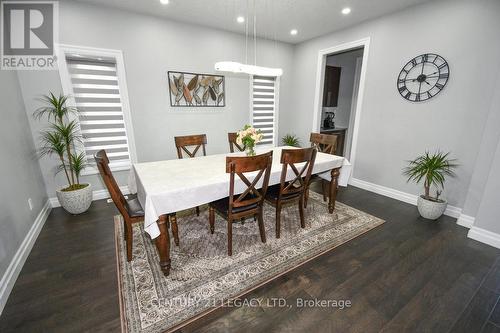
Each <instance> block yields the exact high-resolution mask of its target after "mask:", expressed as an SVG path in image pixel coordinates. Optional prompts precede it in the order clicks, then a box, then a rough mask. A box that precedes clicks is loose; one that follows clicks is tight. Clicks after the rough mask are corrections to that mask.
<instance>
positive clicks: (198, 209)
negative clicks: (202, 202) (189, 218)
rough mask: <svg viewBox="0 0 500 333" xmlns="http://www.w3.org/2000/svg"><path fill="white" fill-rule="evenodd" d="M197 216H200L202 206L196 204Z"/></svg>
mask: <svg viewBox="0 0 500 333" xmlns="http://www.w3.org/2000/svg"><path fill="white" fill-rule="evenodd" d="M196 216H200V207H198V206H196Z"/></svg>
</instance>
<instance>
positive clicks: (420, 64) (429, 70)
mask: <svg viewBox="0 0 500 333" xmlns="http://www.w3.org/2000/svg"><path fill="white" fill-rule="evenodd" d="M449 77H450V68H449V67H448V63H447V62H446V60H444V58H443V57H441V56H440V55H437V54H433V53H426V54H422V55H419V56H417V57H415V58H413V59H412V60H410V61H408V63H407V64H406V65H404V67H403V69H402V70H401V72H400V73H399V76H398V81H397V87H398V90H399V93H400V94H401V96H403V98H405V99H407V100H409V101H411V102H422V101H425V100H428V99H430V98H432V97H434V96H436V95H437V94H439V92H440V91H441V90H443V88H444V86H445V85H446V83H447V82H448V79H449Z"/></svg>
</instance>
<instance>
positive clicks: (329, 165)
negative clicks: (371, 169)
mask: <svg viewBox="0 0 500 333" xmlns="http://www.w3.org/2000/svg"><path fill="white" fill-rule="evenodd" d="M283 148H292V147H276V148H273V164H272V168H271V176H270V179H269V185H274V184H278V183H279V182H280V175H281V169H282V165H281V163H280V157H281V150H282V149H283ZM266 151H269V148H268V149H264V148H261V149H257V154H259V153H264V152H266ZM227 155H228V154H218V155H210V156H201V157H196V158H187V159H180V160H179V159H176V160H167V161H158V162H147V163H136V164H134V165H133V168H132V169H131V171H130V176H129V190H130V192H131V193H137V198H138V199H139V202H140V203H141V205H142V207H143V208H144V213H145V217H144V229H145V231H146V232H147V233H148V234H149V235H150V236H151V238H156V237H158V236H159V235H160V230H159V228H158V225H157V224H156V221H157V220H158V217H159V216H161V215H164V214H169V213H174V212H178V211H181V210H184V209H188V208H192V207H196V206H200V205H203V204H206V203H209V202H212V201H215V200H218V199H221V198H224V197H227V196H228V195H229V174H227V173H226V156H227ZM231 155H240V156H244V153H233V154H231ZM339 167H342V168H341V169H340V176H339V185H341V186H347V182H348V180H349V177H350V174H351V164H350V163H349V161H347V159H345V158H344V157H341V156H335V155H329V154H324V153H318V154H317V155H316V162H315V163H314V169H313V173H314V174H319V176H320V177H321V178H324V179H326V180H330V170H331V169H333V168H339ZM299 170H300V169H299ZM255 175H256V173H254V174H253V175H252V174H248V175H247V178H248V179H249V180H250V181H252V179H253V178H254V177H255ZM294 176H295V175H294V174H293V172H292V170H291V169H290V170H289V174H288V175H287V179H288V180H291V179H293V178H294ZM236 178H237V181H235V192H236V193H241V192H242V191H243V190H244V189H245V188H246V185H244V184H243V182H241V180H240V179H239V178H238V177H236ZM257 187H260V185H258V186H257Z"/></svg>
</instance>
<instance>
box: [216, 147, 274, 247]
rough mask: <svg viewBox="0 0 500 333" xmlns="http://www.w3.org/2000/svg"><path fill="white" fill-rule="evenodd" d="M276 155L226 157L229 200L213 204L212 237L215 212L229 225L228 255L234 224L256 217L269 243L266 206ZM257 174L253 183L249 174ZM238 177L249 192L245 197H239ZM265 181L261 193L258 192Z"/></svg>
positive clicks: (261, 234) (224, 199)
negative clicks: (236, 186) (265, 217)
mask: <svg viewBox="0 0 500 333" xmlns="http://www.w3.org/2000/svg"><path fill="white" fill-rule="evenodd" d="M272 161H273V152H272V151H270V152H268V153H265V154H261V155H257V156H242V157H240V156H228V157H226V173H229V174H230V176H229V197H227V198H223V199H220V200H217V201H214V202H212V203H210V204H209V223H210V233H211V234H213V233H214V230H215V212H217V213H218V214H219V215H220V216H222V217H223V218H224V219H226V221H227V254H228V255H230V256H231V255H232V254H233V222H237V221H240V220H241V219H244V218H245V217H249V216H253V217H254V220H255V219H257V221H258V225H259V232H260V239H261V241H262V242H263V243H265V242H266V231H265V228H264V217H263V204H264V198H265V196H266V192H267V187H268V184H269V176H270V174H271V164H272ZM249 172H257V174H256V176H255V178H254V179H253V180H252V181H250V180H249V179H248V178H247V177H246V176H245V173H249ZM236 176H238V178H239V179H240V180H241V181H242V182H243V184H244V186H246V188H245V189H244V191H243V192H242V193H241V194H235V181H236V179H237V178H236ZM261 179H262V187H261V189H260V190H258V189H257V188H256V186H257V184H259V181H260V180H261Z"/></svg>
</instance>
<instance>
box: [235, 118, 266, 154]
mask: <svg viewBox="0 0 500 333" xmlns="http://www.w3.org/2000/svg"><path fill="white" fill-rule="evenodd" d="M263 137H264V135H263V134H262V132H261V130H258V129H255V128H254V127H252V126H250V125H245V127H243V129H242V130H241V131H238V134H237V137H236V143H237V144H239V145H240V146H241V145H244V146H245V147H246V153H247V156H255V150H254V148H255V145H256V144H257V143H259V142H261V141H262V138H263Z"/></svg>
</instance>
